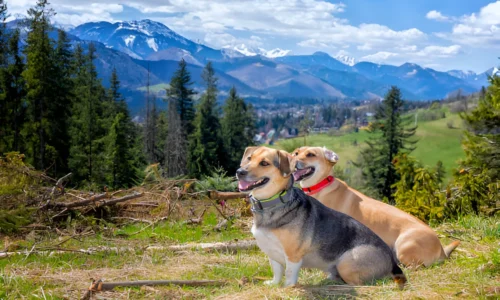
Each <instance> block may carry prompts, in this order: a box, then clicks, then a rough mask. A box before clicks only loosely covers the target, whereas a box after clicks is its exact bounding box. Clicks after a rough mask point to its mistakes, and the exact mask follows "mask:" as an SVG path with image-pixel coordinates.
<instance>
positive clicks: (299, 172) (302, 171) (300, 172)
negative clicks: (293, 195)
mask: <svg viewBox="0 0 500 300" xmlns="http://www.w3.org/2000/svg"><path fill="white" fill-rule="evenodd" d="M308 171H309V168H305V169H298V170H297V171H295V172H294V173H293V179H295V181H299V180H300V177H301V176H302V175H304V174H306V173H307V172H308Z"/></svg>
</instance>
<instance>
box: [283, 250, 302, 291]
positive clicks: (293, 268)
mask: <svg viewBox="0 0 500 300" xmlns="http://www.w3.org/2000/svg"><path fill="white" fill-rule="evenodd" d="M300 267H302V259H301V260H299V261H298V262H292V261H290V260H289V259H288V257H287V258H286V270H285V287H287V286H294V285H295V284H297V281H298V280H299V271H300Z"/></svg>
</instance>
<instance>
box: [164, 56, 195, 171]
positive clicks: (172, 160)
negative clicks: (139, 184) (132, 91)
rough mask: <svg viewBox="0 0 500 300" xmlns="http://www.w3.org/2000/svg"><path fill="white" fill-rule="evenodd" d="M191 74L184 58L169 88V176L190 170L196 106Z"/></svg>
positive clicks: (167, 148)
mask: <svg viewBox="0 0 500 300" xmlns="http://www.w3.org/2000/svg"><path fill="white" fill-rule="evenodd" d="M191 85H192V82H191V75H190V74H189V72H188V70H187V64H186V62H185V61H184V60H181V61H180V62H179V68H178V69H177V71H176V72H175V74H174V76H173V77H172V79H171V80H170V86H169V88H168V89H167V101H168V133H167V142H166V145H165V161H166V168H167V176H168V177H176V176H179V175H185V174H187V172H188V167H187V159H186V158H187V156H188V137H189V136H190V135H191V134H192V132H193V128H194V126H193V120H194V107H193V103H194V102H193V95H194V94H195V92H194V91H193V89H191V88H190V86H191Z"/></svg>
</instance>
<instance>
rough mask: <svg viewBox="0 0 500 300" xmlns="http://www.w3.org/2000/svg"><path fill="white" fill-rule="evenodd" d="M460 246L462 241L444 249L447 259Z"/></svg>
mask: <svg viewBox="0 0 500 300" xmlns="http://www.w3.org/2000/svg"><path fill="white" fill-rule="evenodd" d="M458 245H460V241H454V242H451V243H450V244H449V245H448V246H446V247H444V248H443V250H444V254H445V255H446V258H449V257H450V254H451V252H453V250H455V248H457V247H458Z"/></svg>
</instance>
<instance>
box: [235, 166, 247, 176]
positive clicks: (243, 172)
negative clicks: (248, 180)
mask: <svg viewBox="0 0 500 300" xmlns="http://www.w3.org/2000/svg"><path fill="white" fill-rule="evenodd" d="M247 174H248V171H247V170H245V169H243V168H239V169H238V170H236V175H237V176H245V175H247Z"/></svg>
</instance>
